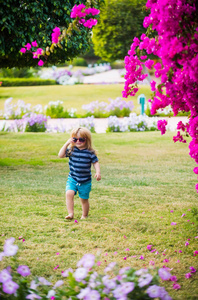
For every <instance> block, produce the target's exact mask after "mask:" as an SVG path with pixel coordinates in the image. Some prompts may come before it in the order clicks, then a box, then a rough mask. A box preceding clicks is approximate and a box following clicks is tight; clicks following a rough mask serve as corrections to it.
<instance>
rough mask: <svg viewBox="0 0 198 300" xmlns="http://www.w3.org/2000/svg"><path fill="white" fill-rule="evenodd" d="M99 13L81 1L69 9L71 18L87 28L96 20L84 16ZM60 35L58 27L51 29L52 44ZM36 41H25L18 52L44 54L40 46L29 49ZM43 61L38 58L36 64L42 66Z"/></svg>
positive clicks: (34, 56)
mask: <svg viewBox="0 0 198 300" xmlns="http://www.w3.org/2000/svg"><path fill="white" fill-rule="evenodd" d="M99 13H100V10H99V9H97V8H95V7H89V8H86V6H85V5H84V4H83V3H82V4H79V5H75V6H74V7H73V8H72V11H71V15H70V17H71V18H79V20H78V22H79V24H83V26H85V27H87V28H92V27H93V26H95V25H96V24H97V23H98V21H97V20H96V19H93V18H89V19H87V20H86V19H85V17H86V16H88V15H89V16H90V15H92V16H96V15H98V14H99ZM60 35H61V30H60V28H59V27H55V28H54V29H53V32H52V34H51V37H52V44H57V43H58V42H59V37H60ZM37 46H38V44H37V41H34V42H32V43H31V44H30V43H27V44H26V45H25V46H24V47H23V48H21V50H20V52H21V53H23V54H24V53H26V51H30V52H31V53H32V54H33V58H39V56H40V55H43V56H44V50H43V49H42V48H38V49H37V50H36V51H35V52H32V51H31V49H32V47H37ZM44 59H45V61H46V60H47V56H44ZM45 61H44V60H42V59H40V60H39V61H38V65H39V66H40V67H42V66H43V65H44V64H45Z"/></svg>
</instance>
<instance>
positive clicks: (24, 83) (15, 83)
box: [0, 77, 56, 86]
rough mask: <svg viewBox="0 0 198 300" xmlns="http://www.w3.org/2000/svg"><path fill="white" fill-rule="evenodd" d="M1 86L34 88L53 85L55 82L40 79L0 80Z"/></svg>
mask: <svg viewBox="0 0 198 300" xmlns="http://www.w3.org/2000/svg"><path fill="white" fill-rule="evenodd" d="M0 81H2V86H34V85H54V84H56V81H55V80H52V79H40V78H34V77H33V78H0Z"/></svg>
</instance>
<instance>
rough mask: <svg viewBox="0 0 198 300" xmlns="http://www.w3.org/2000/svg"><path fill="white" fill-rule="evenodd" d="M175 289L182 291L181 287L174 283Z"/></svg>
mask: <svg viewBox="0 0 198 300" xmlns="http://www.w3.org/2000/svg"><path fill="white" fill-rule="evenodd" d="M173 289H174V290H179V289H181V285H179V284H178V283H173Z"/></svg>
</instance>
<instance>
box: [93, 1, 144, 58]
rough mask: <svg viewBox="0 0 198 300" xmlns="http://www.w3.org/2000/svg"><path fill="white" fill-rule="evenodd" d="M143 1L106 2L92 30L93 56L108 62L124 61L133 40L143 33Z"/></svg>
mask: <svg viewBox="0 0 198 300" xmlns="http://www.w3.org/2000/svg"><path fill="white" fill-rule="evenodd" d="M145 3H146V1H145V0H106V1H105V4H103V5H102V7H101V13H100V19H99V22H98V25H97V26H96V27H95V28H94V30H93V44H94V50H95V54H96V55H99V56H100V57H102V58H103V59H106V60H108V61H114V60H117V59H124V57H125V56H126V55H127V52H128V50H129V49H130V45H131V43H132V40H133V38H134V37H135V36H136V37H139V36H140V35H141V34H142V33H143V32H145V30H144V28H143V25H142V24H143V20H144V17H145V15H146V11H145V10H143V6H144V5H145Z"/></svg>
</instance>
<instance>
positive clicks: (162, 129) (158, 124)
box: [157, 120, 168, 135]
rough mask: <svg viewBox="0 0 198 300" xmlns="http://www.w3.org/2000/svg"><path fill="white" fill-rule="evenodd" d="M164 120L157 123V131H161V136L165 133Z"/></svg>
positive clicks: (165, 122) (165, 123)
mask: <svg viewBox="0 0 198 300" xmlns="http://www.w3.org/2000/svg"><path fill="white" fill-rule="evenodd" d="M167 124H168V123H167V121H166V120H158V121H157V129H158V130H160V131H161V135H163V134H165V133H166V125H167Z"/></svg>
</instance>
